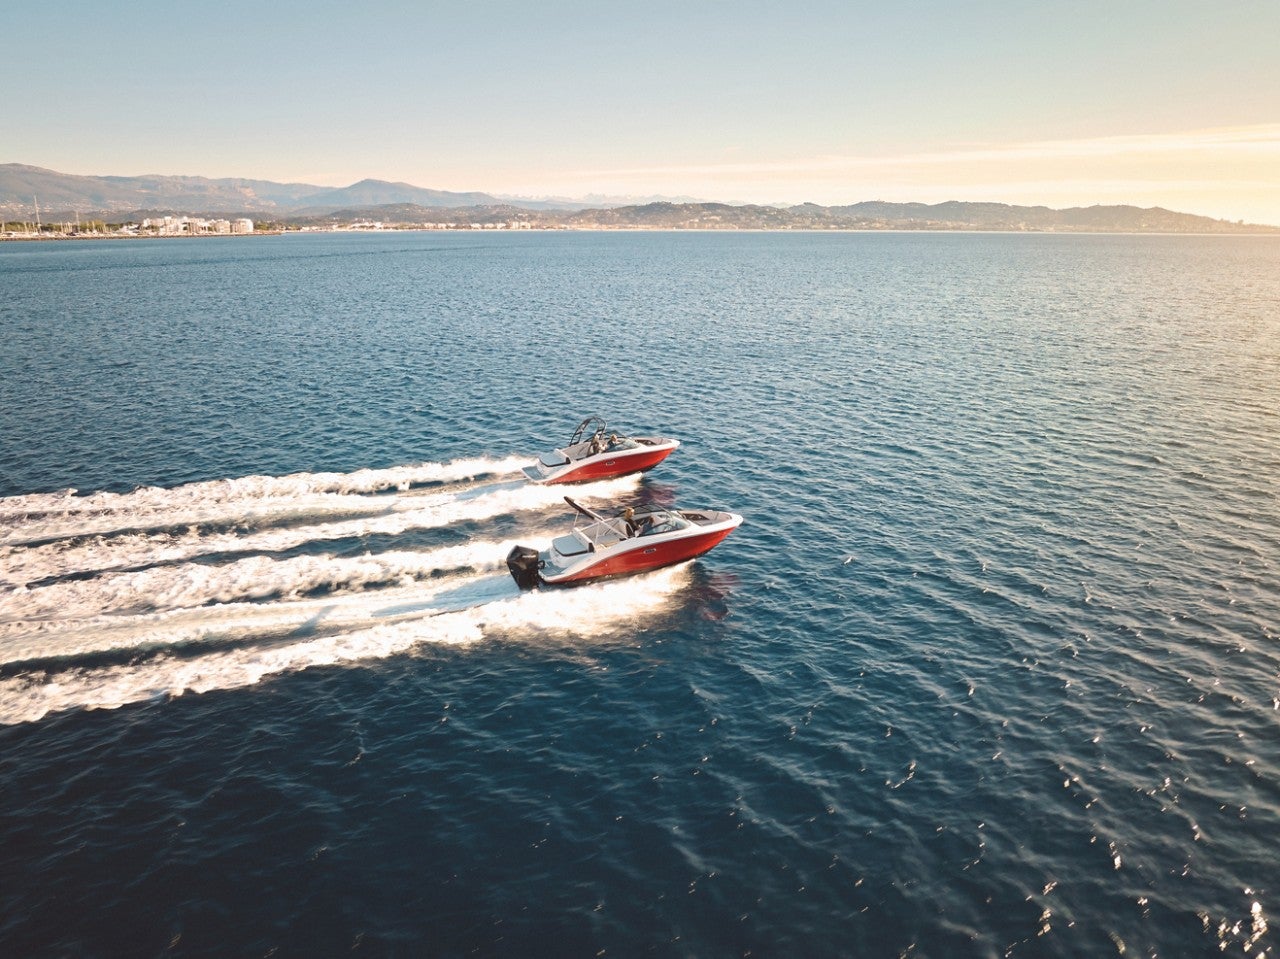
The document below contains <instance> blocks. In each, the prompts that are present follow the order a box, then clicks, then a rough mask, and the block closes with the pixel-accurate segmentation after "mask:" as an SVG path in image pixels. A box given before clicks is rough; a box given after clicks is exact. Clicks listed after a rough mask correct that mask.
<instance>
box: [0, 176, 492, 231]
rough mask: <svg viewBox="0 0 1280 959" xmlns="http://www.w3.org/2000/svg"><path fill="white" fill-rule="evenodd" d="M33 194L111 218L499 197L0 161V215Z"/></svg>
mask: <svg viewBox="0 0 1280 959" xmlns="http://www.w3.org/2000/svg"><path fill="white" fill-rule="evenodd" d="M37 199H38V200H39V203H40V208H41V210H43V211H44V212H45V213H47V214H48V215H49V216H50V217H56V216H59V215H66V214H74V213H76V212H79V213H82V214H86V215H99V216H101V215H103V214H106V215H108V216H109V215H111V214H113V213H127V212H131V211H134V210H167V211H170V212H174V213H192V214H195V213H274V214H279V213H287V212H293V211H301V210H308V209H311V210H317V209H337V208H340V207H351V206H376V205H381V204H387V203H414V204H417V205H420V206H454V207H458V206H476V205H487V204H497V203H498V202H500V201H499V200H498V199H497V198H496V197H493V196H490V195H489V194H487V193H450V192H447V191H444V190H426V189H423V188H421V187H416V186H410V185H409V184H408V183H387V182H385V181H382V180H361V181H360V182H359V183H354V184H352V185H351V186H348V187H342V188H334V187H323V186H313V185H311V184H306V183H273V182H271V181H269V180H239V179H221V180H211V179H208V178H207V177H188V176H158V175H157V176H132V177H128V176H76V175H74V174H70V173H58V172H56V171H54V170H45V169H42V168H41V167H35V166H27V165H25V164H21V163H5V164H0V214H2V215H4V216H6V217H8V218H10V219H12V218H14V217H17V216H24V217H27V218H30V217H31V216H32V214H33V213H34V209H33V207H34V203H35V202H36V200H37Z"/></svg>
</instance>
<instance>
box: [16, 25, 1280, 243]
mask: <svg viewBox="0 0 1280 959" xmlns="http://www.w3.org/2000/svg"><path fill="white" fill-rule="evenodd" d="M0 49H3V50H4V51H5V55H4V56H3V57H0V162H10V163H28V164H32V165H35V166H41V167H47V168H49V169H53V170H58V171H60V172H63V173H77V174H85V175H117V176H134V175H141V174H170V175H190V176H207V177H244V178H249V179H264V180H275V181H282V182H302V183H313V184H319V185H326V186H345V185H348V184H350V183H353V182H355V181H357V180H361V179H365V178H375V179H381V180H391V181H400V182H406V183H412V184H414V185H415V186H421V187H429V188H433V189H440V190H458V191H470V190H478V191H484V192H487V193H493V194H501V195H511V196H524V197H544V196H563V197H574V198H581V197H589V196H601V195H605V196H631V197H648V196H655V195H661V196H667V197H681V196H683V197H696V198H699V199H705V200H718V201H723V202H730V203H774V204H786V205H789V204H794V203H802V202H814V203H820V204H823V205H840V204H846V203H856V202H859V201H861V200H892V201H920V202H926V203H935V202H940V201H943V200H987V201H997V202H1003V203H1019V204H1030V205H1036V204H1043V205H1046V206H1051V207H1055V208H1061V207H1068V206H1089V205H1093V204H1096V203H1102V204H1111V203H1129V204H1135V205H1138V206H1163V207H1166V208H1168V209H1173V210H1178V211H1181V212H1188V213H1199V214H1203V215H1208V216H1214V217H1220V218H1224V219H1230V220H1245V221H1246V222H1255V223H1271V224H1280V0H1067V2H1057V3H1046V2H1037V0H952V2H940V0H896V2H894V0H875V2H864V0H843V2H828V0H785V2H768V3H765V2H755V0H732V2H719V0H683V2H669V0H646V2H644V3H640V2H631V3H623V2H613V3H609V2H601V0H596V2H590V3H588V2H561V0H524V2H515V0H469V2H462V0H440V2H431V0H419V2H393V0H363V2H352V0H342V2H331V0H316V2H311V3H302V2H297V0H258V2H254V3H247V2H243V0H222V2H207V0H206V2H189V0H164V2H158V0H121V2H115V0H0Z"/></svg>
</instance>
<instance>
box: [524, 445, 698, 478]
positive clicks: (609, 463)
mask: <svg viewBox="0 0 1280 959" xmlns="http://www.w3.org/2000/svg"><path fill="white" fill-rule="evenodd" d="M671 452H672V451H671V450H669V449H665V450H642V451H640V452H636V453H622V454H619V455H617V456H606V457H604V458H603V459H599V460H596V461H595V462H592V463H583V464H582V465H581V466H579V467H578V468H577V469H572V470H569V472H567V473H562V474H561V475H559V476H557V477H555V478H554V479H550V480H547V482H548V483H549V484H550V483H585V482H587V481H588V480H599V479H609V478H610V477H612V476H626V475H627V474H628V473H638V472H640V470H647V469H648V468H649V467H650V466H656V465H657V464H658V463H661V462H662V461H663V460H664V459H666V458H667V456H668V455H670V453H671Z"/></svg>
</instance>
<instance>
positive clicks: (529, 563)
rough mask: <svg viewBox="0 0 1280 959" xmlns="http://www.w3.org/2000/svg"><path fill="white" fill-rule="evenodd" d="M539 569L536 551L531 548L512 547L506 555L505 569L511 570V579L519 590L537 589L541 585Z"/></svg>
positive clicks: (539, 563) (539, 561)
mask: <svg viewBox="0 0 1280 959" xmlns="http://www.w3.org/2000/svg"><path fill="white" fill-rule="evenodd" d="M541 567H542V561H541V560H539V559H538V551H537V550H536V549H534V548H533V547H531V546H513V547H512V548H511V552H509V553H508V554H507V569H509V570H511V578H512V579H514V580H515V581H516V585H517V586H519V587H520V588H521V589H537V587H538V586H540V585H541V584H542V578H541V577H540V576H539V575H538V570H539V569H540V568H541Z"/></svg>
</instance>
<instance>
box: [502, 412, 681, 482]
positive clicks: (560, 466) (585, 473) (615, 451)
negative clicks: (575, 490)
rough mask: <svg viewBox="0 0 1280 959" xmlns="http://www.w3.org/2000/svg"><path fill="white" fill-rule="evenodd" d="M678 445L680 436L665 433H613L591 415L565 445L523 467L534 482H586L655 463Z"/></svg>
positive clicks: (626, 472) (664, 457)
mask: <svg viewBox="0 0 1280 959" xmlns="http://www.w3.org/2000/svg"><path fill="white" fill-rule="evenodd" d="M679 445H680V441H679V440H674V439H671V438H670V437H666V436H622V435H620V434H618V433H611V432H609V429H608V427H607V426H606V425H605V421H604V420H602V419H601V418H600V417H598V416H588V417H587V418H586V419H585V420H583V421H582V422H581V423H579V424H578V428H577V429H576V430H574V431H573V436H572V437H570V439H569V442H568V443H567V444H565V446H564V448H563V449H555V450H552V451H551V452H550V453H543V454H542V455H541V456H539V457H538V462H536V463H534V464H533V465H532V466H526V467H525V468H524V475H525V476H527V477H529V479H530V480H531V481H532V482H534V483H585V482H587V481H589V480H599V479H610V478H611V477H614V476H626V475H627V474H628V473H638V472H640V471H641V470H647V469H648V468H649V467H650V466H656V465H657V464H658V463H661V462H662V461H663V460H664V459H666V458H667V456H669V455H670V454H671V452H672V450H674V449H675V448H676V447H678V446H679Z"/></svg>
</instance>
